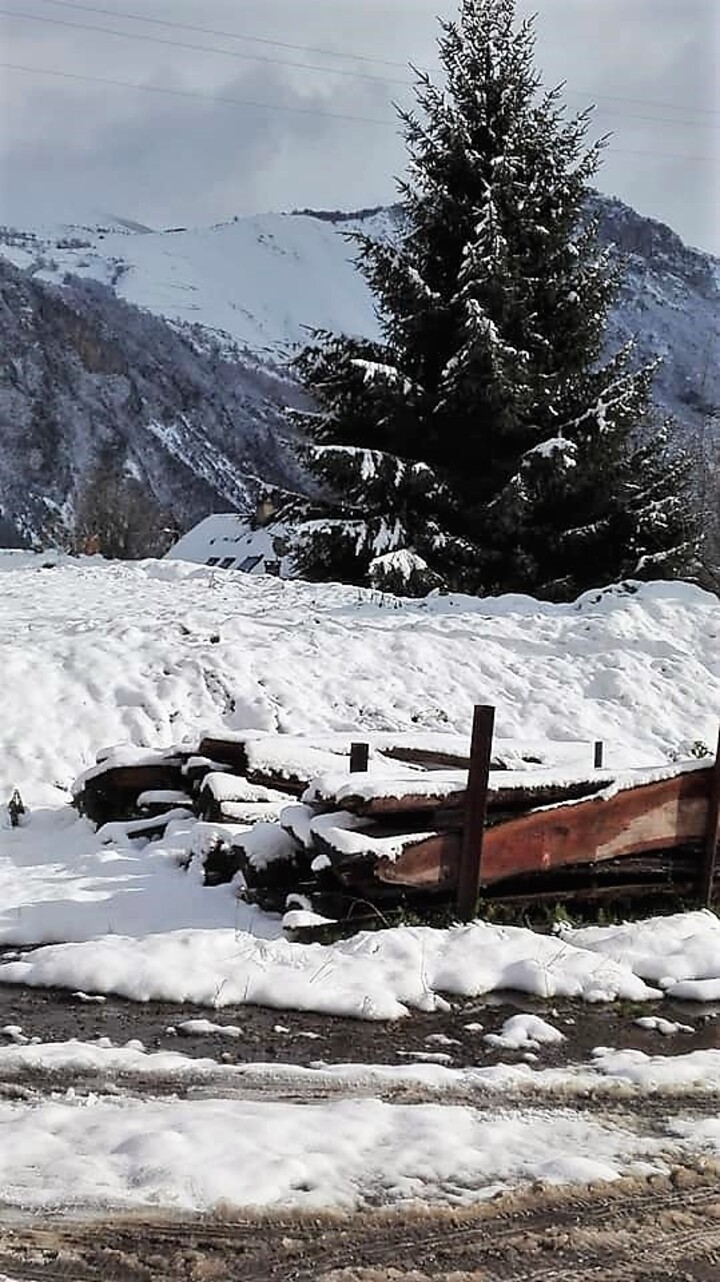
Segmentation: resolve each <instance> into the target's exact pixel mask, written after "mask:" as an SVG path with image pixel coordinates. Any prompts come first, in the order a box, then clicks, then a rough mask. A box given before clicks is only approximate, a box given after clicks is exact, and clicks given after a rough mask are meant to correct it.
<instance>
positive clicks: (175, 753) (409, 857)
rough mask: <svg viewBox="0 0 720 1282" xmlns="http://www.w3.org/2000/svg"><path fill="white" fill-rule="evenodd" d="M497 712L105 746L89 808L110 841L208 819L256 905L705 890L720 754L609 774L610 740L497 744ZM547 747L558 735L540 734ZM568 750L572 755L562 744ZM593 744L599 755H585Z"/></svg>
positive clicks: (206, 826) (338, 912)
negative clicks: (151, 748) (315, 731)
mask: <svg viewBox="0 0 720 1282" xmlns="http://www.w3.org/2000/svg"><path fill="white" fill-rule="evenodd" d="M493 715H494V714H493V710H492V709H491V708H485V707H478V708H476V709H475V716H474V723H473V731H472V736H471V738H470V740H469V741H468V740H466V739H465V737H464V736H461V735H453V734H423V733H421V732H418V733H414V734H401V733H397V734H396V733H392V732H388V733H381V734H380V733H376V734H373V735H371V736H369V737H368V740H367V741H366V742H363V743H351V742H350V738H349V736H347V735H341V734H333V735H309V736H297V737H296V736H289V735H267V734H263V733H261V732H258V731H247V732H241V733H236V734H227V735H223V736H205V737H204V738H203V739H202V740H201V741H200V742H199V743H198V744H197V745H192V746H191V747H187V746H183V747H182V748H178V749H170V750H168V751H166V752H148V753H142V754H141V753H139V752H137V751H131V750H128V749H115V750H109V751H107V752H104V753H100V754H98V762H97V764H96V765H95V766H94V767H93V768H92V769H90V770H89V771H86V772H85V774H84V775H83V776H81V777H80V779H79V780H78V782H77V784H76V787H75V790H74V797H75V803H76V805H77V806H78V807H79V809H80V810H81V811H82V812H83V813H84V814H86V815H87V816H88V817H89V818H90V819H92V820H93V821H94V822H96V823H97V824H98V825H99V826H101V828H102V834H103V835H104V836H105V837H106V838H107V839H108V840H111V839H113V837H116V836H117V835H119V833H122V834H123V835H126V836H131V837H157V836H160V835H162V834H163V833H165V832H166V831H167V830H168V828H169V827H170V825H172V824H174V823H178V822H180V823H187V820H188V819H189V818H192V819H199V820H201V823H200V824H199V825H198V826H197V829H196V831H195V837H194V840H195V842H196V847H197V850H198V853H199V856H200V857H201V858H202V861H203V864H204V876H205V880H206V882H207V883H209V884H215V883H217V882H220V881H229V880H231V879H233V878H235V879H236V883H237V887H238V893H239V894H241V895H242V896H243V897H245V898H247V899H250V900H254V901H256V902H258V903H260V904H261V905H262V906H263V907H265V908H268V909H272V910H276V911H280V912H284V911H286V910H287V909H288V908H290V909H300V910H301V911H300V914H299V916H298V915H297V914H296V917H297V920H298V921H300V922H302V921H304V920H306V919H305V918H304V917H303V913H307V911H308V910H310V912H311V913H316V914H321V915H322V916H323V917H325V918H326V919H328V920H329V921H337V920H338V919H341V920H345V919H347V918H352V920H354V921H362V920H363V919H364V918H365V917H366V916H367V914H368V913H378V912H380V913H382V912H383V910H386V909H387V908H388V907H389V906H392V905H393V904H397V903H407V902H410V903H411V904H412V905H413V906H414V907H417V908H418V909H419V910H420V911H422V908H423V907H427V906H428V905H430V904H438V903H442V902H445V903H448V902H450V903H451V904H453V905H454V907H455V910H456V911H457V914H458V916H459V917H461V918H464V919H467V918H469V917H470V916H472V915H473V913H474V912H475V911H476V906H477V902H478V899H479V898H481V899H483V900H499V901H501V902H503V903H510V904H516V905H518V906H522V905H525V904H526V903H528V902H538V901H542V900H550V901H558V900H585V901H591V900H598V899H607V898H609V899H623V900H626V899H630V898H638V897H655V896H657V895H672V896H675V897H678V898H679V897H688V898H694V899H699V900H700V901H701V902H703V903H710V902H711V900H712V899H713V897H714V895H715V893H716V891H717V890H718V889H720V886H718V883H717V878H716V864H717V859H716V856H717V846H718V828H719V821H720V737H719V740H718V753H717V755H716V757H715V759H714V760H713V758H711V757H708V758H707V759H705V760H694V759H691V760H689V761H687V762H682V763H675V764H669V765H668V766H666V767H661V768H655V769H651V770H644V771H643V770H634V771H622V772H616V771H609V770H607V769H603V768H602V765H601V759H602V753H601V751H600V752H599V751H598V748H600V747H601V745H595V752H594V756H593V759H592V764H590V760H589V759H590V757H591V756H592V750H591V746H590V745H584V744H575V745H555V747H556V748H558V749H561V748H564V751H565V758H566V760H565V761H564V763H563V762H562V761H561V762H560V764H558V762H557V760H554V761H553V762H552V764H550V763H549V762H548V760H547V755H546V756H545V758H544V757H543V752H542V750H541V751H540V752H538V751H534V750H533V748H532V745H531V746H530V747H529V748H526V749H524V750H521V749H518V748H517V746H515V745H508V744H506V745H504V746H503V743H502V741H498V742H496V743H493ZM545 748H546V749H547V745H545ZM560 755H561V756H562V752H561V753H560ZM583 756H584V758H585V761H587V762H588V766H589V767H590V768H583V766H582V765H581V759H582V757H583Z"/></svg>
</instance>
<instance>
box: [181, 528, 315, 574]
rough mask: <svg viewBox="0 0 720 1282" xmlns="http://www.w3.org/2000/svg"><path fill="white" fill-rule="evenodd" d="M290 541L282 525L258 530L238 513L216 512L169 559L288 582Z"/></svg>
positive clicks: (183, 541)
mask: <svg viewBox="0 0 720 1282" xmlns="http://www.w3.org/2000/svg"><path fill="white" fill-rule="evenodd" d="M287 541H288V530H287V528H286V527H285V526H284V525H283V524H282V523H281V522H275V523H273V524H272V525H267V526H262V527H257V526H255V525H254V524H253V523H252V522H251V521H249V520H248V518H247V517H246V516H240V515H238V513H236V512H217V513H215V514H213V515H212V516H206V517H205V519H204V520H202V521H200V522H199V524H198V525H195V526H193V528H192V529H191V530H188V532H187V534H183V536H182V538H180V539H178V542H177V543H175V544H174V546H173V547H171V548H170V551H169V552H168V553H167V554H166V559H167V560H170V561H192V562H195V563H196V564H198V565H208V566H210V567H212V568H215V569H219V570H242V571H243V572H244V573H245V574H276V575H280V576H281V577H282V578H285V577H287V576H288V575H289V568H290V567H289V557H288V555H287Z"/></svg>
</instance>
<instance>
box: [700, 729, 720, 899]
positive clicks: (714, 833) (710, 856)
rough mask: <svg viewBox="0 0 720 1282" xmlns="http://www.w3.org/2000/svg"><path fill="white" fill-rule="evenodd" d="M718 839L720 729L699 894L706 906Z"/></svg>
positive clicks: (712, 772) (719, 815) (719, 835)
mask: <svg viewBox="0 0 720 1282" xmlns="http://www.w3.org/2000/svg"><path fill="white" fill-rule="evenodd" d="M719 839H720V730H718V741H717V748H716V749H715V765H714V766H713V768H712V770H711V771H710V794H709V797H708V816H707V829H706V832H705V845H704V848H703V855H704V859H703V870H702V885H701V889H700V895H701V898H702V901H703V903H704V904H705V907H706V908H709V906H710V904H711V902H712V897H713V882H714V880H715V866H716V863H717V849H718V840H719Z"/></svg>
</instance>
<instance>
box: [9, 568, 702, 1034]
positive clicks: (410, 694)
mask: <svg viewBox="0 0 720 1282" xmlns="http://www.w3.org/2000/svg"><path fill="white" fill-rule="evenodd" d="M0 600H1V601H2V609H1V610H0V645H1V646H2V663H3V717H2V720H1V721H0V797H2V796H3V795H4V796H9V795H10V792H11V790H12V788H13V787H15V786H18V787H19V788H20V790H21V793H22V795H23V797H24V799H25V801H26V803H28V804H29V807H30V811H31V813H30V815H29V817H26V819H25V821H24V823H23V824H22V826H20V827H19V828H17V829H14V830H11V829H10V827H9V826H8V825H7V824H6V825H5V827H4V828H1V829H0V939H1V940H2V941H4V942H5V944H6V945H7V944H23V945H31V944H43V943H46V944H48V945H53V946H49V947H45V948H41V949H39V950H37V951H35V952H32V953H29V954H26V955H25V956H23V957H22V958H21V959H18V960H14V961H9V962H7V964H6V965H4V966H3V967H2V970H1V971H0V979H3V980H5V981H7V982H15V981H22V982H26V983H28V984H39V985H55V984H57V985H61V986H66V987H70V988H71V989H72V990H73V991H76V990H81V991H83V992H85V993H88V994H93V993H98V992H100V993H110V992H115V993H120V994H124V995H126V996H129V997H133V998H135V999H136V1000H140V1001H143V1000H148V999H151V998H159V999H167V1000H187V1001H191V1002H195V1003H197V1004H198V1005H205V1006H209V1007H215V1008H219V1007H221V1006H224V1005H229V1004H237V1003H243V1002H256V1003H261V1004H266V1005H271V1006H282V1007H293V1006H296V1007H298V1008H300V1009H304V1010H312V1011H318V1012H326V1013H330V1012H340V1013H344V1014H350V1015H355V1016H358V1017H364V1018H372V1019H382V1018H397V1017H398V1016H401V1015H403V1014H404V1013H405V1012H406V1011H407V1009H408V1008H409V1007H417V1008H420V1009H424V1010H428V1009H437V1007H438V1006H439V1005H440V1004H441V1003H442V998H441V996H440V994H442V993H456V994H477V993H483V992H487V991H490V990H492V989H493V988H507V987H512V988H516V989H520V990H523V991H526V992H529V993H533V994H539V995H544V996H554V995H558V996H559V995H576V996H579V997H582V998H584V999H586V1000H606V999H612V998H614V997H624V998H628V999H631V1000H646V999H649V998H652V997H654V996H659V995H660V993H661V991H663V990H665V991H668V992H670V993H671V994H672V995H673V996H679V997H690V998H695V999H698V1000H702V999H703V997H708V998H709V997H712V996H717V994H718V993H719V992H720V926H718V923H717V921H716V919H715V918H713V917H712V916H711V915H710V914H685V915H682V916H680V917H678V918H670V919H668V920H667V921H665V922H664V923H651V924H648V925H647V927H646V928H642V929H641V928H639V927H638V928H628V930H627V931H625V933H623V931H622V929H621V930H620V931H619V932H617V933H615V934H614V933H613V931H612V930H610V931H609V932H607V931H606V932H603V931H596V932H595V933H593V931H592V930H586V931H578V932H565V933H564V934H563V937H562V938H552V937H548V936H539V935H534V934H533V933H532V932H530V931H527V930H521V929H514V930H513V929H501V928H499V927H495V926H491V925H487V924H485V923H477V924H475V925H473V926H470V927H467V928H456V929H453V930H448V931H432V930H428V929H420V928H405V929H398V930H391V931H382V932H378V933H377V934H371V935H362V936H358V937H356V938H355V939H352V940H349V941H345V942H342V943H338V944H336V945H332V946H330V947H326V948H323V947H321V946H320V945H313V946H311V947H308V946H304V945H296V944H291V943H289V942H288V941H287V940H286V939H285V938H283V937H282V928H281V923H280V921H279V920H278V919H277V918H275V917H270V916H268V915H266V914H263V913H261V912H259V911H258V910H256V909H254V908H249V907H248V906H246V905H244V904H241V903H239V902H238V901H237V899H236V898H235V897H234V894H233V891H232V888H231V887H217V888H215V889H207V888H204V887H203V886H202V885H201V880H200V876H199V871H198V866H197V860H196V859H194V858H193V851H196V850H197V849H198V844H199V843H201V842H202V840H204V839H205V837H206V835H207V833H206V829H207V825H198V824H195V823H194V821H193V820H192V819H184V820H183V819H178V820H176V821H175V822H173V824H172V825H171V827H170V828H169V829H168V832H167V834H166V836H165V837H164V838H163V839H162V840H161V841H155V842H152V843H147V842H146V841H145V840H143V839H140V840H134V841H132V840H129V839H128V838H126V837H124V836H123V835H122V831H121V829H118V828H115V829H113V830H112V831H107V830H106V831H105V832H104V833H102V832H101V833H98V834H96V833H94V832H93V831H92V827H91V826H90V825H89V824H88V823H87V822H86V821H84V820H80V819H78V818H77V817H76V816H75V813H74V811H72V810H71V809H70V808H69V807H68V805H67V799H68V789H69V786H70V784H71V782H72V779H73V778H74V776H75V775H76V774H77V773H78V772H79V771H80V770H81V769H83V768H87V767H88V766H90V765H92V762H93V760H94V757H95V754H96V752H97V751H98V750H99V749H101V748H105V747H106V746H107V745H108V744H113V743H118V742H122V741H129V742H131V743H134V744H135V745H143V746H148V747H152V746H162V745H168V744H170V743H172V742H178V741H181V740H183V739H188V738H189V739H191V740H193V741H195V742H197V739H198V738H199V735H200V733H201V730H202V729H204V728H207V729H210V730H214V731H219V732H223V731H224V732H227V731H230V732H232V731H240V730H244V729H247V728H255V729H258V730H265V731H268V730H269V731H279V732H280V733H290V734H296V735H297V734H302V733H303V732H318V731H325V732H327V731H335V732H345V733H347V735H348V740H349V739H350V738H355V737H357V735H358V734H359V733H361V732H362V731H363V730H366V731H378V730H398V729H401V730H402V729H404V730H410V729H412V730H433V731H437V730H443V729H444V730H449V731H455V732H456V733H460V734H467V732H468V728H469V723H470V717H471V708H472V704H473V703H474V702H476V701H485V702H491V703H494V704H495V705H496V706H497V710H498V716H497V735H498V739H499V740H505V742H506V743H508V744H509V745H510V747H511V748H512V749H514V750H517V749H518V748H522V745H523V744H527V743H532V744H533V745H534V746H536V745H537V744H538V743H539V742H540V743H542V744H544V745H545V749H546V753H545V755H546V759H547V760H549V761H550V762H552V761H553V744H557V745H558V747H557V760H558V762H560V761H563V762H564V761H565V753H564V749H565V748H566V747H567V745H568V743H570V742H572V744H573V745H574V746H573V751H575V750H576V748H577V741H579V740H580V741H582V740H586V741H587V753H588V763H589V761H590V759H591V754H592V742H593V740H595V739H598V738H601V739H603V740H604V742H605V744H606V763H607V765H608V766H609V767H623V766H633V767H637V766H662V765H663V764H665V763H667V761H668V760H669V759H671V758H672V757H674V756H676V755H678V754H680V755H682V754H683V753H687V751H688V749H689V747H690V745H691V744H692V743H693V742H695V741H704V742H705V743H706V744H709V743H711V742H714V737H715V733H716V726H717V719H718V716H719V715H720V645H719V644H718V640H719V638H720V608H719V606H718V601H717V598H715V597H712V596H710V595H709V594H707V593H704V592H701V591H700V590H699V589H696V588H693V587H690V586H688V585H684V584H649V585H634V586H632V587H627V586H624V587H620V588H616V589H611V590H607V591H604V592H602V591H598V592H591V593H586V594H585V596H583V597H582V598H580V600H579V601H578V602H576V603H575V604H573V605H547V604H542V603H538V602H536V601H533V600H531V599H530V598H526V597H502V598H498V599H493V600H479V599H476V598H468V597H435V598H430V599H428V600H426V601H400V600H396V599H394V598H387V597H381V596H378V594H375V593H371V592H362V591H358V590H357V589H354V588H346V587H340V586H336V585H330V586H317V585H309V584H302V583H295V582H281V581H278V580H274V579H264V578H258V579H251V578H248V577H247V576H244V575H241V574H235V573H232V572H230V573H228V574H227V575H224V576H222V578H218V576H215V575H213V574H212V572H210V571H207V570H206V569H201V568H198V567H197V566H191V565H188V564H185V563H181V562H174V563H173V562H145V563H142V564H134V565H121V564H105V563H103V562H101V561H96V560H94V561H73V560H70V559H68V558H59V557H54V556H53V557H49V558H42V557H36V556H32V555H29V554H9V553H8V554H3V555H2V556H0ZM580 746H581V748H582V744H581V745H580ZM188 865H189V867H188ZM633 932H634V933H633Z"/></svg>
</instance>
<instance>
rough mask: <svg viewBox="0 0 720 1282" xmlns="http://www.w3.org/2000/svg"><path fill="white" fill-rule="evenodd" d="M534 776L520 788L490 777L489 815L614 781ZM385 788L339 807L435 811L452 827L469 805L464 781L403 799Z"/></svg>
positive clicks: (378, 813) (370, 812)
mask: <svg viewBox="0 0 720 1282" xmlns="http://www.w3.org/2000/svg"><path fill="white" fill-rule="evenodd" d="M498 773H500V772H498ZM503 773H504V772H503ZM532 773H534V772H530V771H529V772H528V781H527V783H526V784H524V785H518V784H517V783H516V782H512V783H509V784H503V782H502V775H500V777H499V778H498V777H497V776H495V777H493V776H492V775H491V776H490V781H489V785H488V793H487V809H488V812H489V813H492V812H494V811H496V810H507V811H515V812H517V811H524V810H530V809H532V808H534V807H536V806H548V805H556V804H559V803H560V802H563V801H575V800H578V799H580V798H582V797H591V796H593V795H594V794H595V793H597V792H601V791H602V789H603V788H606V787H607V786H608V784H609V783H611V782H612V776H611V775H609V776H605V775H601V776H599V777H596V778H590V777H588V778H582V779H570V780H564V781H558V780H547V781H543V780H541V779H538V780H537V781H533V780H532V777H531V776H532ZM383 786H387V785H384V784H383V780H382V778H379V779H378V793H379V795H378V796H376V797H363V796H360V795H359V794H358V795H357V796H355V795H352V794H348V795H346V796H343V798H342V801H341V802H340V803H338V804H341V805H342V806H343V808H344V809H345V810H350V811H352V812H353V814H357V815H367V816H368V818H373V819H375V818H377V819H380V818H389V817H391V816H401V815H412V814H417V815H421V814H428V813H429V812H433V813H435V814H436V815H437V817H438V822H439V823H443V822H445V823H448V824H451V825H453V826H454V825H455V824H456V823H457V820H458V818H459V817H460V818H462V816H463V812H464V810H465V807H466V804H467V787H466V785H465V783H464V782H463V783H458V786H457V788H455V789H453V790H446V789H438V791H437V792H432V791H423V792H413V791H412V788H411V785H408V789H407V791H406V792H404V793H402V794H401V795H400V796H387V795H385V796H384V795H382V788H383ZM328 804H330V803H329V802H328Z"/></svg>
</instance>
